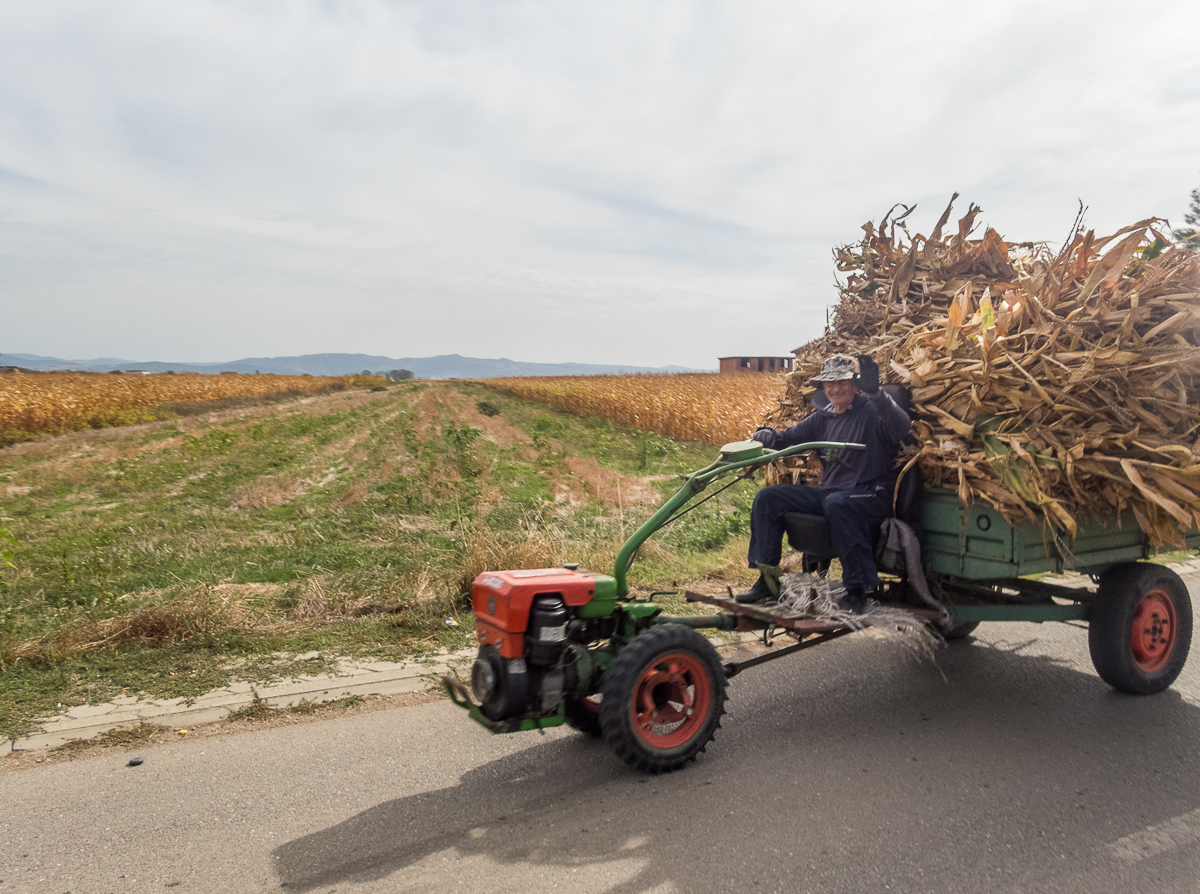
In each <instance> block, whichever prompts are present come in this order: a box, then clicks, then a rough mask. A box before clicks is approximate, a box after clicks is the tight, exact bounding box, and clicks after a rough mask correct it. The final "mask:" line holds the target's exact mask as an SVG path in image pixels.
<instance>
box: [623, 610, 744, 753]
mask: <svg viewBox="0 0 1200 894" xmlns="http://www.w3.org/2000/svg"><path fill="white" fill-rule="evenodd" d="M602 691H603V696H604V697H603V699H602V700H601V702H600V729H601V732H602V733H603V735H604V741H605V742H606V743H608V746H609V747H610V748H612V750H613V751H614V752H616V754H617V756H618V757H619V758H621V760H623V761H625V763H627V764H629V766H631V767H633V768H634V769H636V770H642V771H644V772H647V773H669V772H670V771H672V770H678V769H679V768H680V767H682V766H683V765H684V764H686V763H687V762H688V761H691V760H695V758H696V755H698V754H699V753H700V752H702V751H703V750H704V749H705V747H706V746H707V745H708V743H709V742H710V741H712V738H713V736H714V735H715V734H716V731H717V728H718V727H719V726H720V725H721V715H722V714H723V713H725V670H724V668H723V667H722V666H721V661H720V659H719V658H718V657H717V650H716V649H714V648H713V647H712V644H711V643H709V641H708V640H706V639H705V638H704V637H703V636H701V635H700V634H699V633H697V632H696V631H695V630H693V629H692V628H690V627H684V626H683V625H681V624H663V625H662V626H659V627H651V628H650V629H649V630H646V631H645V632H643V633H640V634H638V635H637V636H635V637H634V638H633V640H632V641H631V642H630V643H629V645H627V646H626V647H625V648H623V649H622V650H621V651H620V652H618V653H617V656H616V658H614V659H613V662H612V665H610V666H609V668H608V671H607V672H606V673H605V675H604V686H603V689H602Z"/></svg>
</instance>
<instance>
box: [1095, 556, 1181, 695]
mask: <svg viewBox="0 0 1200 894" xmlns="http://www.w3.org/2000/svg"><path fill="white" fill-rule="evenodd" d="M1191 641H1192V602H1191V598H1190V597H1189V595H1188V589H1187V585H1186V584H1184V582H1183V581H1182V580H1181V579H1180V577H1179V575H1178V574H1176V573H1175V572H1174V571H1172V570H1171V569H1169V568H1164V567H1163V566H1162V565H1152V564H1150V563H1149V562H1131V563H1129V564H1126V565H1118V566H1117V567H1116V568H1112V569H1110V570H1109V571H1106V572H1105V573H1104V574H1102V575H1101V576H1100V586H1099V587H1098V588H1097V592H1096V602H1095V605H1094V606H1093V608H1092V613H1091V617H1090V619H1089V620H1088V649H1089V651H1090V652H1091V653H1092V664H1093V665H1094V666H1095V668H1096V673H1098V674H1099V675H1100V678H1101V679H1102V680H1104V682H1105V683H1107V684H1108V685H1110V686H1112V687H1113V688H1114V689H1119V690H1120V691H1121V692H1132V693H1134V694H1136V695H1148V694H1150V693H1153V692H1161V691H1162V690H1164V689H1166V688H1167V687H1168V686H1170V685H1171V684H1172V683H1174V682H1175V678H1176V677H1178V676H1179V673H1180V671H1182V670H1183V665H1184V662H1185V661H1187V655H1188V648H1189V647H1190V645H1191Z"/></svg>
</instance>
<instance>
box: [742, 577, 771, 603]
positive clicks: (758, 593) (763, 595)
mask: <svg viewBox="0 0 1200 894" xmlns="http://www.w3.org/2000/svg"><path fill="white" fill-rule="evenodd" d="M733 598H734V599H735V600H736V601H737V602H740V603H741V604H742V605H750V604H751V603H754V602H767V601H768V600H770V601H771V602H774V601H775V599H776V598H778V597H777V596H776V594H775V593H772V592H771V588H770V587H769V586H767V579H766V578H765V577H763V576H762V575H761V574H760V575H759V576H758V580H756V581H755V582H754V586H753V587H751V588H750V589H749V590H747V591H746V592H745V593H738V594H737V595H736V596H734V597H733Z"/></svg>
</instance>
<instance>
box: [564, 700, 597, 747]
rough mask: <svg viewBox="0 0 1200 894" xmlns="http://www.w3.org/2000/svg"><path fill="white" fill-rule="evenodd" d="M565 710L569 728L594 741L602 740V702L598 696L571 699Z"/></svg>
mask: <svg viewBox="0 0 1200 894" xmlns="http://www.w3.org/2000/svg"><path fill="white" fill-rule="evenodd" d="M564 710H565V713H566V716H567V726H569V727H571V728H572V729H576V730H579V732H581V733H583V734H584V735H585V736H590V737H592V738H593V739H599V738H600V701H599V699H598V698H597V697H596V696H588V697H587V698H579V699H571V700H570V701H568V702H567V704H566V706H565V708H564Z"/></svg>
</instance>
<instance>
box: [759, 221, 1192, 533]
mask: <svg viewBox="0 0 1200 894" xmlns="http://www.w3.org/2000/svg"><path fill="white" fill-rule="evenodd" d="M979 211H980V209H979V208H978V207H975V206H971V207H970V209H969V210H968V212H967V214H966V215H965V216H964V217H963V218H962V220H960V221H959V223H958V227H957V229H956V231H955V232H953V233H951V234H950V235H946V236H944V235H943V232H942V231H943V227H944V226H945V225H946V222H947V221H948V220H949V216H950V208H949V207H948V208H947V209H946V211H945V213H944V214H943V215H942V218H941V220H939V221H938V223H937V225H936V226H935V227H934V229H933V231H932V233H931V235H930V236H929V237H928V238H926V237H924V236H922V235H919V234H918V235H916V236H911V235H910V234H909V233H908V231H907V229H906V227H905V225H904V223H903V219H904V217H907V215H908V211H907V210H906V211H905V213H904V214H902V215H901V216H900V217H898V218H895V219H893V220H891V221H890V222H889V221H888V219H887V218H886V217H885V218H884V220H883V221H882V222H881V223H880V225H879V226H878V228H876V227H875V226H873V225H871V224H867V225H866V226H865V227H864V231H865V235H864V237H863V239H862V242H861V243H859V244H857V245H850V246H846V247H843V248H842V249H840V250H839V251H838V252H837V255H836V257H837V261H838V267H839V269H840V270H842V271H843V272H845V273H847V274H849V277H848V281H847V284H846V285H845V286H844V287H843V289H842V294H841V301H840V304H839V305H838V308H837V315H836V321H835V325H834V327H833V330H832V331H831V332H829V333H827V334H826V335H825V336H824V337H822V338H820V339H817V340H816V341H813V342H811V343H810V344H808V345H806V346H805V348H804V349H802V350H801V351H800V352H799V354H798V357H797V366H796V372H794V373H793V374H792V375H791V376H790V378H789V383H788V388H787V391H786V393H785V394H784V396H783V397H782V399H781V401H780V406H779V408H778V409H777V410H776V411H775V412H774V414H773V415H772V422H773V424H776V425H783V424H790V423H792V422H794V421H796V420H797V419H798V418H799V417H801V416H804V415H807V413H808V412H810V411H811V410H810V406H809V401H808V398H809V396H810V395H811V394H812V391H813V389H812V387H811V386H809V385H808V380H809V378H810V377H811V376H812V375H814V374H815V373H816V372H817V370H818V369H819V367H820V363H821V360H822V359H823V358H824V357H825V356H828V355H829V354H831V353H835V352H843V353H851V354H855V353H861V352H868V353H870V354H871V355H873V356H874V357H875V359H876V360H877V361H878V362H879V364H880V366H881V368H882V369H883V370H884V371H885V373H886V374H887V375H890V377H891V380H892V381H900V382H903V383H906V384H908V385H910V386H911V387H912V393H913V399H914V403H915V410H916V422H915V433H916V441H917V443H916V444H915V445H913V446H911V447H910V448H908V449H907V451H906V455H905V459H906V460H907V462H909V463H910V464H911V463H919V464H920V466H921V469H922V471H923V473H924V475H925V478H926V481H927V482H928V483H930V484H934V485H941V486H944V487H949V488H952V489H955V490H956V491H957V492H958V494H959V497H960V499H961V500H962V502H963V503H964V504H966V503H968V502H970V501H972V500H976V499H982V500H986V501H988V502H990V503H991V504H993V505H994V506H996V508H997V509H999V510H1000V511H1001V512H1003V513H1004V514H1005V515H1006V516H1008V517H1009V518H1010V519H1015V518H1019V517H1022V516H1026V517H1029V518H1033V519H1037V520H1041V519H1042V518H1045V519H1046V520H1048V521H1049V523H1050V525H1051V527H1052V529H1054V530H1055V531H1056V532H1057V533H1058V534H1060V535H1062V536H1063V538H1064V539H1065V540H1066V541H1068V542H1069V541H1070V539H1071V538H1072V537H1073V536H1074V533H1075V527H1076V523H1075V518H1076V517H1078V516H1079V515H1080V514H1085V513H1094V514H1097V515H1099V516H1101V517H1110V516H1115V515H1116V514H1118V513H1120V512H1123V511H1129V512H1132V514H1133V515H1134V516H1135V517H1136V519H1137V522H1138V524H1140V526H1141V527H1142V529H1143V530H1145V531H1146V533H1147V534H1148V535H1149V536H1150V538H1151V539H1152V541H1153V542H1154V543H1155V545H1162V544H1164V543H1170V544H1181V543H1182V538H1183V532H1184V531H1185V530H1186V529H1188V528H1200V254H1198V253H1196V252H1191V251H1188V250H1186V249H1183V248H1181V247H1178V246H1173V245H1171V244H1170V243H1169V242H1168V241H1167V240H1166V239H1165V238H1164V237H1162V236H1161V235H1160V234H1159V231H1158V230H1157V229H1156V226H1157V222H1156V221H1153V220H1146V221H1141V222H1139V223H1136V224H1134V225H1132V226H1130V227H1126V228H1124V229H1122V230H1120V231H1119V232H1117V233H1115V234H1114V235H1112V236H1109V237H1107V238H1097V237H1096V235H1095V233H1094V232H1092V231H1087V232H1084V231H1082V230H1081V229H1080V228H1079V227H1078V226H1077V227H1076V229H1075V232H1073V233H1072V235H1071V237H1070V238H1069V239H1068V240H1067V243H1066V245H1065V246H1064V247H1063V248H1062V249H1060V250H1058V251H1051V250H1049V249H1047V248H1046V247H1045V246H1042V245H1036V244H1032V243H1020V244H1014V243H1009V242H1006V241H1005V240H1004V239H1002V238H1001V236H1000V234H999V233H997V232H996V231H995V230H993V229H990V228H989V229H987V230H986V231H985V232H984V234H983V236H982V238H972V235H971V234H972V231H973V229H974V227H975V219H976V216H977V215H978V214H979ZM885 380H886V376H885ZM783 474H787V473H786V472H785V473H783ZM793 474H800V472H799V471H798V470H794V471H793Z"/></svg>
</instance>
